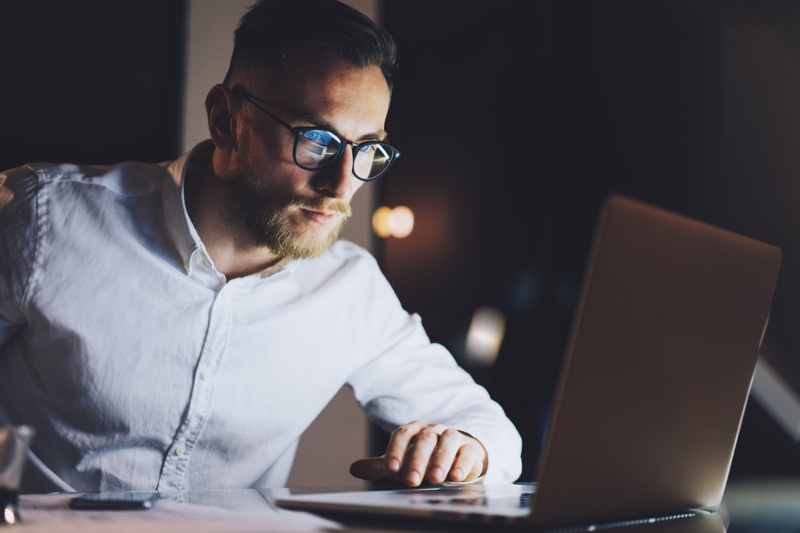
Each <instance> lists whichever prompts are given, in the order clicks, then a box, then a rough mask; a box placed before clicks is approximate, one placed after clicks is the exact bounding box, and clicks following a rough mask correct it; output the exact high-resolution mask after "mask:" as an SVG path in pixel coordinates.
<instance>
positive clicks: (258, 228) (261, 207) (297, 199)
mask: <svg viewBox="0 0 800 533" xmlns="http://www.w3.org/2000/svg"><path fill="white" fill-rule="evenodd" d="M225 183H226V186H227V188H228V192H229V193H230V195H231V197H232V198H233V201H234V206H233V209H234V211H235V212H234V213H232V215H233V216H235V217H236V218H238V219H239V220H241V222H242V223H244V226H245V228H246V230H247V231H248V233H249V234H250V237H251V238H252V239H253V240H254V241H255V243H256V244H257V245H259V246H265V247H267V248H269V250H270V251H272V252H273V253H275V254H277V255H279V256H280V257H282V258H283V259H311V258H313V257H318V256H319V255H322V254H323V253H325V252H326V251H327V250H328V249H329V248H330V247H331V245H332V244H333V243H334V242H335V241H336V239H338V238H339V234H340V233H341V231H342V228H343V227H344V224H345V222H347V219H348V218H350V215H351V208H350V205H349V204H347V203H345V202H342V201H341V200H334V199H332V198H306V197H303V196H297V195H294V194H285V193H283V194H282V193H281V191H279V190H277V188H275V187H272V188H270V187H267V186H259V185H258V184H254V183H252V182H251V180H249V179H248V178H247V176H246V175H245V174H243V173H241V172H237V173H235V175H232V176H230V177H229V179H226V180H225ZM300 209H305V210H308V211H327V212H335V213H340V214H341V215H342V216H341V217H340V220H339V221H338V222H335V223H333V224H331V225H330V226H331V227H329V228H327V231H326V228H325V227H322V225H320V224H318V223H317V222H314V221H313V220H310V219H307V218H306V217H305V216H304V215H302V214H300V215H299V216H300V217H301V222H300V223H297V222H296V221H295V220H296V219H297V217H298V212H299V210H300Z"/></svg>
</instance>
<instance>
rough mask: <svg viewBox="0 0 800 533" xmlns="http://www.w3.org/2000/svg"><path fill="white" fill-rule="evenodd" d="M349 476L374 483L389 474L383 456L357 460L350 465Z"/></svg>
mask: <svg viewBox="0 0 800 533" xmlns="http://www.w3.org/2000/svg"><path fill="white" fill-rule="evenodd" d="M350 474H351V475H353V476H354V477H357V478H359V479H365V480H367V481H375V480H376V479H380V478H382V477H386V476H388V475H390V474H391V472H389V469H388V468H386V459H384V457H383V456H380V457H372V458H369V459H359V460H358V461H355V462H354V463H353V464H351V465H350Z"/></svg>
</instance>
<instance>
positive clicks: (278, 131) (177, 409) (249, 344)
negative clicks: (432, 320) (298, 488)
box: [0, 0, 521, 491]
mask: <svg viewBox="0 0 800 533" xmlns="http://www.w3.org/2000/svg"><path fill="white" fill-rule="evenodd" d="M394 66H395V45H394V43H393V42H392V40H391V37H390V36H389V35H388V34H387V33H386V32H385V31H384V30H383V29H382V28H380V27H378V26H376V25H374V24H373V23H372V22H371V21H370V20H369V19H368V18H366V17H364V16H363V15H361V14H360V13H358V12H357V11H355V10H353V9H351V8H349V7H347V6H345V5H343V4H340V3H338V2H336V1H334V0H264V1H261V2H258V3H257V4H256V5H254V7H253V8H251V10H250V11H248V13H247V14H246V15H245V16H244V17H243V19H242V21H241V24H240V26H239V28H238V29H237V31H236V40H235V48H234V53H233V57H232V60H231V66H230V69H229V72H228V74H227V76H226V78H225V80H224V82H223V83H222V84H219V85H217V86H215V87H213V88H212V89H211V90H210V92H209V93H208V97H207V100H206V109H207V116H208V124H209V132H210V137H211V138H210V140H209V141H206V142H204V143H201V144H200V145H198V146H197V147H196V148H195V149H193V150H192V151H191V152H190V153H189V154H186V155H184V156H183V157H181V158H180V159H178V160H176V161H173V162H170V163H164V164H162V165H151V164H144V163H124V164H120V165H115V166H111V167H77V166H74V165H60V166H54V165H37V166H30V165H29V166H24V167H21V168H17V169H12V170H10V171H8V172H6V173H3V174H0V257H2V264H1V265H0V368H2V369H3V370H2V372H0V416H2V421H3V422H4V423H13V424H22V423H25V424H29V425H32V426H33V427H34V429H35V430H36V437H35V439H34V442H33V446H32V452H33V453H32V455H31V461H30V463H29V465H28V467H27V468H26V480H25V482H24V485H23V489H25V490H29V491H34V490H36V491H42V490H115V489H153V488H158V489H161V490H169V489H192V488H203V487H214V488H222V487H266V486H281V485H284V484H285V482H286V479H287V476H288V472H289V468H290V466H291V463H292V460H293V458H294V454H295V450H296V447H297V442H298V439H299V438H300V436H301V434H302V433H303V431H304V430H305V429H306V428H307V427H308V425H309V424H310V423H311V422H312V421H313V420H314V418H315V417H316V416H317V414H318V413H319V412H320V411H321V410H322V409H323V408H324V407H325V405H326V404H327V403H328V401H329V400H330V399H331V398H332V397H333V395H334V394H335V393H336V391H338V390H339V388H340V387H341V386H342V385H344V384H348V385H349V386H351V387H352V388H353V391H354V394H355V397H356V399H357V401H358V402H359V403H360V405H361V406H362V407H363V408H364V410H365V411H366V413H367V414H368V415H369V416H370V417H371V418H372V419H373V420H375V421H376V422H378V423H379V424H381V425H382V426H383V427H385V428H386V429H387V430H391V431H392V436H391V439H390V442H389V445H388V448H387V450H386V453H385V454H384V455H383V456H381V457H378V458H370V459H364V460H361V461H357V462H356V463H354V464H353V465H351V472H352V473H353V474H354V475H356V476H358V477H362V478H364V479H375V478H378V477H382V476H391V477H394V478H396V479H399V480H401V481H403V482H405V483H406V484H408V485H409V486H417V485H419V484H420V483H422V482H423V481H425V480H428V481H430V482H433V483H440V482H446V481H451V482H475V481H477V480H480V479H483V478H484V477H485V479H487V480H491V481H511V480H514V479H516V477H517V476H518V475H519V473H520V447H521V442H520V438H519V434H518V433H517V431H516V429H515V428H514V426H513V425H512V424H511V422H510V421H509V420H508V419H507V418H506V417H505V415H504V413H503V411H502V409H501V408H500V406H499V405H497V404H496V403H495V402H493V401H492V400H491V399H490V398H489V396H488V394H487V393H486V391H485V390H484V389H483V388H481V387H479V386H478V385H476V384H475V383H474V382H473V381H472V380H471V378H470V377H469V376H468V374H466V373H465V372H464V371H463V370H462V369H460V368H459V367H458V365H456V364H455V362H454V360H453V358H452V357H451V356H450V355H449V354H448V353H447V352H446V351H445V350H444V349H443V348H442V347H441V346H438V345H433V344H431V343H430V341H429V340H428V338H427V336H426V335H425V333H424V330H423V328H422V326H421V324H420V323H419V321H418V320H415V319H414V318H413V317H412V316H410V315H409V314H408V313H407V312H405V311H404V310H403V309H402V307H401V306H400V303H399V302H398V301H397V298H396V296H395V294H394V293H393V291H392V290H391V288H390V287H389V285H388V283H387V281H386V280H385V278H384V277H383V276H382V274H381V273H380V270H379V268H378V266H377V264H376V262H375V261H374V259H373V258H372V257H371V256H369V255H368V254H367V252H366V251H364V250H363V249H361V248H359V247H357V246H355V245H353V244H352V243H348V242H345V241H339V240H337V236H338V234H339V230H340V229H341V227H342V225H343V224H344V222H345V220H346V219H347V217H348V216H349V214H350V199H351V198H352V196H353V194H354V193H355V192H356V191H357V190H358V189H359V188H360V187H361V186H362V185H363V184H364V182H365V181H370V180H373V179H377V178H379V177H381V176H383V175H384V174H385V172H386V171H387V170H388V169H389V167H390V166H391V165H392V163H393V161H394V160H395V159H396V158H397V157H398V155H399V152H397V150H395V149H394V148H393V147H392V146H391V145H389V144H388V143H386V132H385V131H384V122H385V119H386V115H387V113H388V109H389V100H390V95H391V89H392V73H393V69H394ZM324 447H325V443H320V453H324V452H325V450H324Z"/></svg>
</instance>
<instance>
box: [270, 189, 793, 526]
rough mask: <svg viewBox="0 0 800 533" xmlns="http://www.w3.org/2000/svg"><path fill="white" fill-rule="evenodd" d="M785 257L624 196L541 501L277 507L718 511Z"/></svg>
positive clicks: (502, 512) (603, 229)
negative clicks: (780, 268)
mask: <svg viewBox="0 0 800 533" xmlns="http://www.w3.org/2000/svg"><path fill="white" fill-rule="evenodd" d="M780 261H781V252H780V250H779V249H778V248H776V247H774V246H771V245H768V244H764V243H761V242H758V241H756V240H753V239H750V238H747V237H744V236H741V235H737V234H734V233H731V232H729V231H725V230H723V229H720V228H716V227H714V226H711V225H708V224H704V223H702V222H699V221H695V220H692V219H689V218H687V217H684V216H681V215H678V214H675V213H672V212H669V211H666V210H664V209H660V208H657V207H655V206H651V205H648V204H645V203H642V202H639V201H637V200H634V199H631V198H628V197H625V196H621V195H612V196H610V197H609V199H608V200H607V202H606V203H605V204H604V206H603V209H602V211H601V213H600V217H599V219H598V223H597V226H596V231H595V237H594V242H593V248H592V251H591V254H590V260H589V262H588V264H587V267H586V270H585V273H584V279H583V286H582V291H581V296H580V300H579V302H578V305H577V306H576V311H575V314H574V318H573V327H572V331H571V334H570V340H569V343H568V346H567V349H566V353H565V357H564V361H563V365H562V371H561V375H560V378H559V384H558V387H557V392H556V396H555V401H554V405H553V410H552V415H551V420H550V424H549V429H548V432H547V436H546V443H545V447H544V449H543V452H542V454H541V456H540V464H539V470H538V473H537V483H536V489H535V491H536V493H535V495H534V497H533V498H532V499H530V501H531V503H529V504H527V503H526V504H525V505H524V506H523V508H521V509H519V508H517V509H512V508H513V507H514V506H513V505H511V506H509V504H508V503H509V501H512V502H513V501H515V500H516V501H526V502H527V501H528V500H527V499H525V498H521V497H520V494H524V493H526V492H530V490H529V489H530V487H528V488H526V487H524V486H522V487H520V486H511V487H505V488H503V487H489V486H487V487H483V488H478V487H473V488H471V489H470V488H468V487H465V489H466V490H468V491H471V492H465V493H463V494H462V495H461V496H459V494H458V493H457V492H454V491H453V489H441V491H440V495H437V490H440V489H435V488H434V489H422V490H419V489H407V490H399V491H380V492H378V493H376V492H372V493H369V492H367V493H364V492H350V493H331V494H313V495H307V494H306V495H303V494H298V495H291V496H285V497H282V498H278V499H276V504H277V505H279V506H281V507H286V508H292V509H305V510H311V511H315V512H326V511H327V512H333V513H341V512H357V513H366V514H372V515H374V514H385V515H392V516H405V517H407V516H428V517H432V518H436V519H439V520H441V519H456V520H464V519H466V520H468V521H472V522H475V521H484V520H492V519H498V521H499V522H501V523H513V522H517V521H524V522H526V523H528V524H530V523H533V524H535V525H538V526H542V527H549V526H560V525H568V524H587V523H599V522H614V521H619V520H627V519H637V518H648V517H656V516H669V515H675V514H676V513H677V514H680V513H682V512H683V511H685V510H694V509H709V510H713V509H715V508H716V507H717V506H718V505H719V503H720V500H721V497H722V493H723V491H724V488H725V484H726V481H727V476H728V472H729V469H730V464H731V460H732V456H733V450H734V448H735V444H736V439H737V436H738V431H739V427H740V425H741V420H742V416H743V413H744V407H745V404H746V401H747V397H748V392H749V388H750V383H751V381H752V376H753V373H754V370H755V364H756V360H757V357H758V349H759V345H760V342H761V340H762V337H763V334H764V331H765V327H766V322H767V317H768V314H769V309H770V305H771V300H772V293H773V291H774V287H775V283H776V281H777V275H778V269H779V266H780ZM482 493H483V494H482ZM476 495H477V496H476ZM442 498H444V499H442ZM470 500H474V501H476V502H477V505H469V501H470ZM495 505H496V506H497V507H498V509H499V510H496V509H494V508H493V507H494V506H495Z"/></svg>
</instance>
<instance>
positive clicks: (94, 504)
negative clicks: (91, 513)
mask: <svg viewBox="0 0 800 533" xmlns="http://www.w3.org/2000/svg"><path fill="white" fill-rule="evenodd" d="M158 499H159V496H158V492H155V491H106V492H86V493H84V494H81V495H80V496H75V497H74V498H72V499H71V500H70V501H69V506H70V508H71V509H79V510H95V511H96V510H103V509H106V510H110V511H111V510H117V511H125V510H128V511H130V510H136V509H150V508H151V507H153V504H154V503H155V502H156V501H157V500H158Z"/></svg>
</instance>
